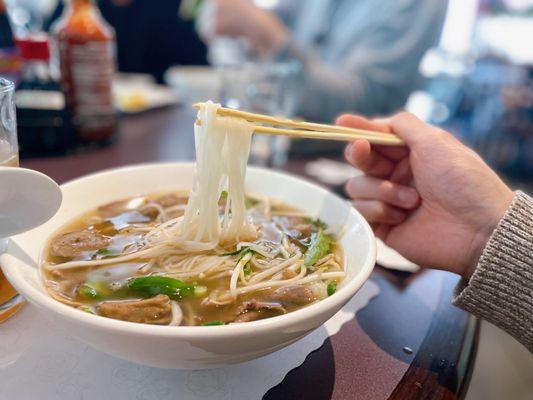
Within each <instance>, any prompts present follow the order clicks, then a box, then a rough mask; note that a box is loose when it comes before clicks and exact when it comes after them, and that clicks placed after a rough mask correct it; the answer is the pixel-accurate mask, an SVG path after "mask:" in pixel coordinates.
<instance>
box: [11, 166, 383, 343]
mask: <svg viewBox="0 0 533 400" xmlns="http://www.w3.org/2000/svg"><path fill="white" fill-rule="evenodd" d="M193 164H194V163H193V162H156V163H141V164H134V165H128V166H124V167H118V168H110V169H105V170H102V171H98V172H94V173H91V174H88V175H84V176H81V177H78V178H75V179H73V180H70V181H67V182H65V183H63V184H62V185H61V188H62V189H63V188H68V186H70V185H73V184H77V183H79V182H82V181H84V180H88V179H91V178H92V177H95V176H100V175H106V174H110V173H113V174H115V173H121V172H128V171H135V170H138V169H143V168H147V167H149V168H156V169H157V168H162V167H163V168H164V167H175V168H183V167H189V168H190V167H191V165H193ZM248 169H249V170H251V171H257V172H259V173H266V174H270V175H276V176H277V177H279V178H281V179H285V180H286V179H289V180H291V179H292V180H296V181H299V182H300V183H303V184H305V185H307V186H308V187H310V189H311V190H315V191H318V192H321V193H322V194H323V195H332V196H335V197H336V198H337V199H340V200H341V201H342V199H341V198H340V197H339V196H338V195H337V194H335V193H332V192H331V191H329V190H327V189H325V188H323V187H321V186H319V185H317V184H315V183H313V182H311V181H309V180H308V179H306V178H302V177H299V176H296V175H293V174H291V173H286V172H280V171H276V170H271V169H268V168H262V167H255V166H249V167H248ZM347 207H349V206H347ZM349 212H350V213H351V214H353V215H355V216H356V217H357V218H358V221H359V222H360V223H361V226H362V228H363V231H364V234H365V236H367V237H369V238H370V241H369V242H370V249H369V254H368V256H367V258H366V261H365V264H364V265H362V266H361V270H360V271H359V272H358V273H357V274H356V275H354V276H353V277H352V278H351V279H350V280H349V281H347V282H346V283H345V284H344V285H343V286H342V287H341V288H340V289H339V290H338V291H337V292H335V293H334V294H333V295H331V296H329V297H327V298H325V299H323V300H321V301H318V302H316V303H313V304H310V305H308V306H306V307H303V308H301V309H298V310H295V311H291V312H290V313H287V314H284V315H280V316H275V317H271V318H266V319H263V320H259V321H251V322H247V323H244V324H228V325H220V326H176V327H169V326H166V325H149V324H141V323H135V322H129V321H122V320H116V319H112V318H106V317H102V316H99V315H93V314H90V313H85V312H83V311H80V310H77V309H75V308H73V307H71V306H68V305H66V304H63V303H61V302H59V301H57V300H55V299H53V298H52V297H51V296H49V295H48V294H47V293H46V291H44V292H42V291H40V290H38V289H37V288H36V287H34V285H33V284H31V283H29V282H27V281H26V280H25V279H24V276H23V274H22V273H18V274H17V268H15V267H14V266H13V265H11V262H10V260H9V259H10V258H14V259H15V260H17V262H23V261H21V260H18V259H16V258H15V257H14V256H12V255H9V254H8V253H5V254H4V255H2V256H1V257H0V258H2V257H4V259H3V261H2V264H3V266H2V268H3V270H4V272H5V274H6V276H8V277H9V281H10V282H11V283H12V284H13V286H14V287H15V288H16V289H17V291H18V292H19V293H21V294H22V295H23V296H24V297H27V298H28V299H29V300H30V302H32V303H34V304H36V305H37V306H38V307H39V308H45V309H46V310H48V311H51V312H52V313H53V314H57V315H58V316H59V317H60V318H63V319H68V320H71V321H72V322H75V323H78V324H81V325H85V326H92V327H93V328H98V329H104V330H107V331H114V332H117V333H121V334H127V335H132V336H144V335H149V336H154V335H155V336H160V337H175V338H190V337H194V338H198V339H209V338H213V337H215V336H216V337H237V336H248V335H250V334H251V335H253V334H257V332H258V329H259V328H261V332H262V333H265V332H267V331H268V332H270V331H278V330H280V329H283V328H287V327H290V326H293V325H298V324H299V323H302V322H304V321H305V320H308V319H311V318H312V317H313V316H314V315H318V314H320V313H321V312H324V311H326V310H328V309H335V308H338V309H340V308H341V307H342V306H343V305H344V304H345V303H346V302H348V301H349V300H350V299H351V298H352V297H353V296H354V295H355V294H356V293H357V291H358V290H359V289H360V288H361V287H362V286H363V284H364V283H365V282H366V281H367V280H368V278H369V276H370V274H371V272H372V270H373V269H374V265H375V260H376V241H375V238H374V234H373V231H372V229H371V228H370V226H369V224H368V223H367V221H366V220H365V219H364V218H363V216H362V215H361V214H360V213H359V212H357V211H356V210H355V209H354V208H353V207H349ZM44 243H46V241H45V242H44ZM43 245H44V244H43ZM39 277H40V274H39ZM345 279H346V278H345ZM39 283H40V284H42V282H41V281H39ZM43 289H44V287H43Z"/></svg>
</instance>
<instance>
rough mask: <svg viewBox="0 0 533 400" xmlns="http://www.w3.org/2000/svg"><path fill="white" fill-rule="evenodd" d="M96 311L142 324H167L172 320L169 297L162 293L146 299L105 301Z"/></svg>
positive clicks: (105, 315)
mask: <svg viewBox="0 0 533 400" xmlns="http://www.w3.org/2000/svg"><path fill="white" fill-rule="evenodd" d="M98 313H99V314H100V315H103V316H104V317H109V318H114V319H120V320H122V321H130V322H139V323H143V324H156V325H168V324H169V323H170V321H171V320H172V307H171V305H170V299H169V297H168V296H166V295H164V294H159V295H157V296H155V297H152V298H150V299H146V300H128V301H106V302H103V303H101V304H100V306H99V307H98Z"/></svg>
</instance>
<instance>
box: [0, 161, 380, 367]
mask: <svg viewBox="0 0 533 400" xmlns="http://www.w3.org/2000/svg"><path fill="white" fill-rule="evenodd" d="M193 168H194V167H193V164H190V163H166V164H147V165H138V166H131V167H126V168H120V169H114V170H110V171H106V172H102V173H98V174H94V175H89V176H86V177H83V178H80V179H77V180H74V181H72V182H69V183H67V184H65V185H63V186H62V190H63V204H62V205H61V208H60V209H59V212H58V213H57V214H56V216H55V217H53V218H52V219H51V220H50V221H48V222H47V223H46V224H44V225H42V226H40V227H39V228H36V229H34V230H32V231H30V232H27V233H24V234H22V235H18V236H15V237H13V238H12V241H11V242H10V245H9V247H8V251H7V253H6V254H4V255H2V256H1V258H0V264H1V265H2V268H3V271H4V273H5V275H6V276H7V278H8V279H9V281H10V282H11V283H12V284H13V285H14V286H15V288H16V289H17V290H18V291H19V292H20V293H21V294H22V295H23V296H24V297H26V298H27V299H28V300H29V301H30V302H31V303H32V304H34V305H35V306H36V307H37V308H38V309H39V310H41V311H42V312H43V313H45V314H46V315H47V316H48V317H50V318H53V320H54V321H55V323H56V324H57V325H58V326H61V327H62V328H64V329H65V331H68V332H69V333H70V334H72V335H74V336H76V337H78V338H79V339H80V340H82V341H84V342H86V343H88V344H89V345H91V346H93V347H95V348H96V349H99V350H101V351H104V352H106V353H109V354H112V355H115V356H117V357H120V358H124V359H126V360H130V361H133V362H137V363H141V364H146V365H151V366H156V367H162V368H176V369H202V368H210V367H216V366H222V365H226V364H232V363H238V362H243V361H247V360H251V359H254V358H257V357H260V356H263V355H266V354H269V353H271V352H273V351H276V350H279V349H281V348H283V347H285V346H287V345H289V344H291V343H293V342H295V341H296V340H298V339H301V338H302V337H304V336H305V335H307V334H308V333H310V332H311V331H312V330H313V329H315V328H318V327H319V326H320V325H322V324H323V323H324V322H325V321H327V320H328V319H329V318H331V317H332V316H333V315H334V314H335V313H336V312H337V311H339V310H340V309H341V308H342V307H343V305H344V304H346V302H347V301H348V300H350V298H351V297H352V296H353V295H354V294H355V293H356V292H357V290H358V289H359V288H360V287H361V286H362V285H363V283H364V282H365V281H366V280H367V278H368V276H369V275H370V273H371V271H372V268H373V267H374V262H375V258H376V246H375V240H374V236H373V234H372V231H371V229H370V227H369V226H368V224H367V223H366V221H365V220H364V219H363V217H362V216H361V215H360V214H359V213H357V212H356V211H355V210H354V209H353V208H351V207H350V206H349V205H348V203H347V202H345V201H343V200H342V199H341V198H339V197H337V196H335V195H333V194H331V193H329V192H328V191H326V190H324V189H322V188H320V187H318V186H316V185H313V184H311V183H309V182H307V181H304V180H302V179H299V178H296V177H293V176H290V175H286V174H282V173H278V172H274V171H270V170H266V169H259V168H249V170H248V174H247V177H246V181H247V184H246V187H247V190H248V191H250V192H257V193H263V194H266V195H269V196H272V197H275V198H278V199H280V200H283V201H285V202H287V203H289V204H292V205H294V206H297V207H299V208H300V209H303V210H305V211H307V212H309V213H311V214H313V215H316V216H319V217H320V218H321V219H322V220H324V221H325V222H327V223H328V224H329V225H330V226H332V227H334V228H335V229H338V230H339V232H341V231H342V234H341V239H340V240H341V243H342V245H343V247H344V254H345V263H346V271H347V277H346V279H345V280H344V281H343V282H342V284H341V285H339V288H338V290H337V292H336V293H335V294H334V295H332V296H330V297H328V298H326V299H324V300H322V301H320V302H318V303H316V304H312V305H310V306H308V307H305V308H303V309H300V310H298V311H295V312H291V313H289V314H286V315H282V316H278V317H274V318H270V319H265V320H261V321H255V322H249V323H244V324H235V325H225V326H212V327H181V326H180V327H168V326H155V325H143V324H137V323H131V322H125V321H119V320H114V319H109V318H104V317H99V316H95V315H91V314H88V313H84V312H82V311H79V310H76V309H74V308H72V307H69V306H66V305H64V304H62V303H59V302H57V301H56V300H54V299H52V298H51V297H49V296H48V295H47V294H46V292H45V290H44V288H43V285H42V283H41V279H40V276H39V274H38V259H39V255H40V252H41V250H42V246H43V244H44V242H45V241H46V239H47V238H48V237H50V235H51V234H52V233H54V232H55V231H56V230H57V229H58V228H60V227H61V226H62V225H64V224H65V223H67V222H68V221H70V220H71V219H73V218H75V217H76V216H78V215H80V214H81V213H83V212H85V211H88V210H90V209H94V208H95V207H97V206H98V205H100V204H104V203H107V202H111V201H114V200H119V199H123V198H126V197H129V196H134V195H138V194H146V193H151V192H158V191H159V192H161V191H168V190H174V189H186V188H190V187H191V184H192V174H193Z"/></svg>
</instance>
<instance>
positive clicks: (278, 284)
mask: <svg viewBox="0 0 533 400" xmlns="http://www.w3.org/2000/svg"><path fill="white" fill-rule="evenodd" d="M306 273H307V268H306V267H305V265H303V264H301V265H300V273H299V274H298V275H297V276H295V277H294V278H290V279H283V280H280V281H266V282H260V283H256V284H255V285H248V286H243V287H241V288H239V289H238V290H237V295H241V294H245V293H250V292H255V291H258V290H264V289H269V288H275V287H281V286H286V285H289V284H291V283H294V282H298V280H299V279H302V278H303V277H304V276H305V274H306Z"/></svg>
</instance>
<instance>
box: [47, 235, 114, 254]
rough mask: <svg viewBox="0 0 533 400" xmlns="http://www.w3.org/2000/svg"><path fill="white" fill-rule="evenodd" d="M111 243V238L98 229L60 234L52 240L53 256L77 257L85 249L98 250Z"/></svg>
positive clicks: (51, 250)
mask: <svg viewBox="0 0 533 400" xmlns="http://www.w3.org/2000/svg"><path fill="white" fill-rule="evenodd" d="M108 245H109V239H108V238H106V237H105V236H103V235H102V234H100V233H98V232H96V231H89V230H83V231H79V232H69V233H65V234H63V235H59V236H57V237H56V238H54V239H53V240H52V243H51V245H50V253H51V255H52V256H59V257H76V256H79V255H80V254H81V253H82V252H84V251H89V250H98V249H101V248H104V247H107V246H108Z"/></svg>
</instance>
